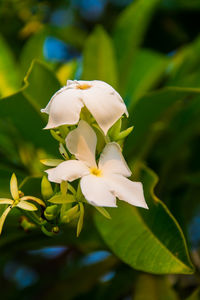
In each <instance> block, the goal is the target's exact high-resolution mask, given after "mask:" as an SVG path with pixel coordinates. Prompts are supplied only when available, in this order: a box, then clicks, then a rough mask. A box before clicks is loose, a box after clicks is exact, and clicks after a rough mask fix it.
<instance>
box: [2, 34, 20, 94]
mask: <svg viewBox="0 0 200 300" xmlns="http://www.w3.org/2000/svg"><path fill="white" fill-rule="evenodd" d="M19 75H20V72H19V68H18V66H17V64H16V62H15V59H14V56H13V53H12V51H11V49H10V48H9V46H8V45H7V44H6V41H5V40H4V39H3V37H2V36H0V96H3V97H5V96H8V95H10V94H12V93H14V92H15V91H16V90H17V89H18V88H19V87H20V79H19V77H20V76H19Z"/></svg>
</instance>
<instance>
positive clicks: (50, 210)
mask: <svg viewBox="0 0 200 300" xmlns="http://www.w3.org/2000/svg"><path fill="white" fill-rule="evenodd" d="M58 212H59V207H58V206H57V205H51V206H48V207H47V208H46V209H45V211H44V215H45V218H46V219H47V220H49V221H51V220H53V219H55V218H56V217H57V215H58Z"/></svg>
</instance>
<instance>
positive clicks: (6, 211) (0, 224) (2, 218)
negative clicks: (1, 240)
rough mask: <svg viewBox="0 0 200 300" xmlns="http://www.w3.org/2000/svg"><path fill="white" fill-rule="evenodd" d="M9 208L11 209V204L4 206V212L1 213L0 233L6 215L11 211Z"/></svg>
mask: <svg viewBox="0 0 200 300" xmlns="http://www.w3.org/2000/svg"><path fill="white" fill-rule="evenodd" d="M11 209H12V206H8V207H7V208H6V210H4V212H3V213H2V215H1V217H0V234H1V232H2V228H3V224H4V222H5V220H6V217H7V215H8V213H9V212H10V211H11Z"/></svg>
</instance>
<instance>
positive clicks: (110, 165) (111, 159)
mask: <svg viewBox="0 0 200 300" xmlns="http://www.w3.org/2000/svg"><path fill="white" fill-rule="evenodd" d="M99 168H100V169H102V170H103V173H105V174H109V173H116V174H121V175H124V176H126V177H129V176H131V170H130V169H129V167H128V165H127V163H126V161H125V159H124V157H123V155H122V153H121V148H120V146H119V145H118V144H117V143H114V142H113V143H108V144H107V145H106V146H105V148H104V150H103V152H102V154H101V156H100V160H99Z"/></svg>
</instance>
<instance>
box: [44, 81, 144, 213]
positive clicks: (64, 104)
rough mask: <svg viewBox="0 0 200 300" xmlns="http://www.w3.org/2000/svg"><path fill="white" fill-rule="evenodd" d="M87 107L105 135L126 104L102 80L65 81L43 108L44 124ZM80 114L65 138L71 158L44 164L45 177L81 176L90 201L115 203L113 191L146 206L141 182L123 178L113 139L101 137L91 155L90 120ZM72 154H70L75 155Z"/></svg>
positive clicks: (70, 119) (126, 172) (63, 120)
mask: <svg viewBox="0 0 200 300" xmlns="http://www.w3.org/2000/svg"><path fill="white" fill-rule="evenodd" d="M83 107H86V108H87V110H88V111H89V113H90V114H91V115H92V117H93V118H92V119H93V120H92V121H91V120H90V122H91V125H93V123H94V125H95V121H96V123H97V125H98V126H99V128H100V130H101V131H102V134H103V135H106V134H107V132H108V130H109V129H110V128H111V127H112V126H113V124H114V123H116V122H117V120H119V119H120V118H121V117H122V115H123V114H124V113H125V114H126V115H127V116H128V112H127V109H126V106H125V104H124V102H123V100H122V98H121V97H120V95H119V94H118V93H117V92H116V91H115V90H114V89H113V88H112V87H111V86H110V85H108V84H107V83H105V82H102V81H97V80H95V81H68V82H67V86H66V87H64V88H62V89H61V90H59V91H58V92H57V93H56V94H55V95H53V97H52V99H51V100H50V102H49V103H48V105H47V107H46V108H45V109H44V110H42V112H45V113H48V114H49V121H48V124H47V126H46V127H45V128H46V129H49V128H56V127H59V126H60V125H74V124H77V123H78V121H79V119H80V116H81V109H82V108H83ZM91 125H89V124H88V123H87V122H86V121H85V120H80V121H79V123H78V126H77V128H76V129H73V130H71V131H70V132H69V133H68V134H67V136H66V139H65V145H66V147H67V149H68V151H69V152H70V153H71V154H72V155H73V159H70V160H69V159H68V160H67V161H65V162H62V163H60V164H59V165H58V166H57V167H55V168H52V169H48V170H47V171H46V172H47V173H48V179H49V181H52V182H56V183H61V182H62V181H69V182H71V181H74V180H76V179H79V178H81V180H80V188H81V191H82V194H83V196H84V198H85V199H86V200H87V202H89V203H90V204H92V205H94V206H100V207H101V206H104V207H116V206H117V205H116V197H117V198H118V199H120V200H124V201H126V202H128V203H130V204H132V205H135V206H140V207H144V208H147V205H146V202H145V199H144V195H143V188H142V184H141V183H140V182H132V181H131V180H129V179H127V177H129V176H131V171H130V169H129V167H128V165H127V164H126V162H125V159H124V157H123V155H122V153H121V148H120V146H119V144H118V143H116V142H108V143H106V145H105V147H104V149H103V150H102V152H101V153H100V157H99V159H98V162H97V161H96V145H97V136H96V134H95V131H94V129H93V128H92V126H91ZM74 158H75V159H74Z"/></svg>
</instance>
